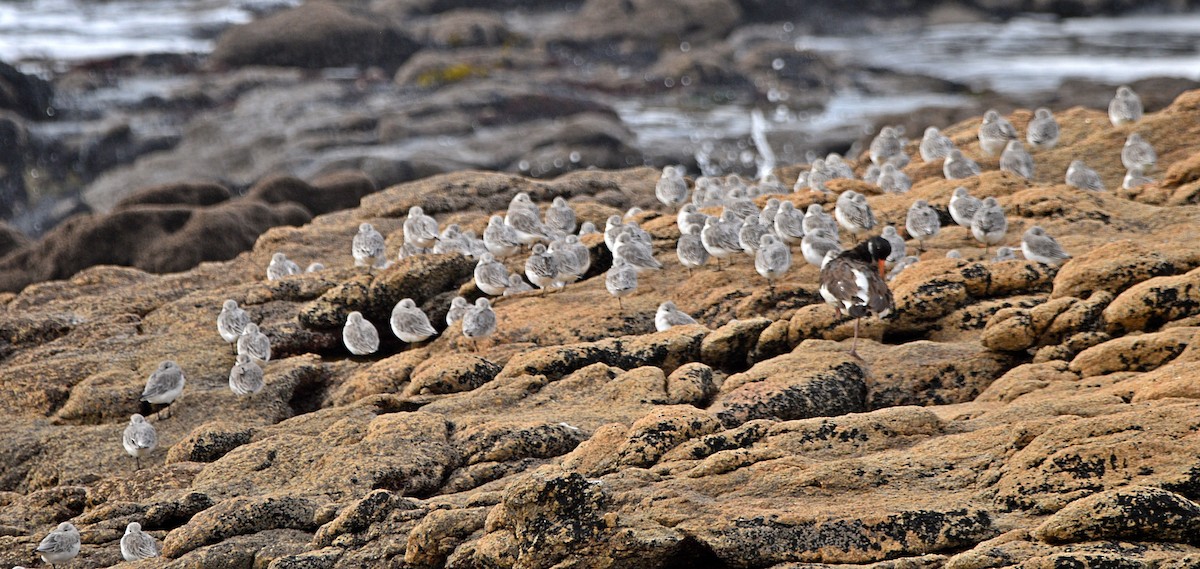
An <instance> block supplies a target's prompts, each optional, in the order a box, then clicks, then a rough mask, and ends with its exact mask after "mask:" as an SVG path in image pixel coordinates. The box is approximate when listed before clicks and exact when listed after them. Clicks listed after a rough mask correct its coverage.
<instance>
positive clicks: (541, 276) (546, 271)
mask: <svg viewBox="0 0 1200 569" xmlns="http://www.w3.org/2000/svg"><path fill="white" fill-rule="evenodd" d="M614 257H615V254H614ZM525 277H526V278H528V279H529V282H531V283H533V284H534V286H536V287H538V288H540V289H542V295H545V294H546V289H547V288H550V287H553V286H555V283H556V282H558V257H555V256H554V255H553V254H552V253H549V252H547V251H546V246H545V245H542V244H541V243H537V244H535V245H534V246H533V252H532V253H530V254H529V258H528V259H525Z"/></svg>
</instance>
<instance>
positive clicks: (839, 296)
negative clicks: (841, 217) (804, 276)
mask: <svg viewBox="0 0 1200 569" xmlns="http://www.w3.org/2000/svg"><path fill="white" fill-rule="evenodd" d="M891 254H892V247H891V245H889V244H888V242H887V240H886V239H884V238H882V237H872V238H870V239H867V240H866V241H863V242H862V243H859V244H858V246H856V247H855V248H853V249H850V250H849V251H845V252H843V253H841V254H839V255H838V256H836V257H834V258H833V260H831V261H829V263H827V264H826V265H825V266H824V267H822V268H821V288H820V291H821V297H822V298H824V299H825V302H826V303H828V304H830V305H833V307H834V308H836V309H837V311H838V315H841V313H842V311H843V310H845V311H846V312H848V313H849V314H850V316H853V317H854V343H853V344H851V346H850V355H852V356H854V357H856V358H859V359H862V358H861V357H860V356H859V355H858V321H859V320H860V319H861V318H862V317H863V316H866V315H867V314H875V315H877V316H880V317H883V316H887V315H888V313H890V312H891V311H892V309H893V308H894V307H895V304H894V302H893V300H892V291H891V290H890V289H888V285H887V281H886V280H885V274H884V263H885V262H886V261H887V258H888V255H891Z"/></svg>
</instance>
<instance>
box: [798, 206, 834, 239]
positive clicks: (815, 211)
mask: <svg viewBox="0 0 1200 569" xmlns="http://www.w3.org/2000/svg"><path fill="white" fill-rule="evenodd" d="M803 227H804V233H805V234H806V235H807V234H808V233H810V232H812V231H814V230H817V229H828V230H829V233H831V234H833V236H834V237H835V238H836V237H837V236H838V222H837V220H836V219H834V218H833V216H832V215H829V214H828V213H825V210H824V209H822V208H821V204H816V203H815V204H809V206H808V209H807V210H806V211H805V212H804V226H803Z"/></svg>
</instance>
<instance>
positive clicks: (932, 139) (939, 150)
mask: <svg viewBox="0 0 1200 569" xmlns="http://www.w3.org/2000/svg"><path fill="white" fill-rule="evenodd" d="M919 150H920V152H921V160H924V161H926V162H933V161H934V160H942V159H944V158H945V157H947V156H949V155H950V151H951V150H954V141H953V140H950V137H948V136H946V135H944V134H942V133H941V131H939V130H938V129H937V127H935V126H931V127H929V128H927V129H925V136H924V137H922V138H921V145H920V147H919Z"/></svg>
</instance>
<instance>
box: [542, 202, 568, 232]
mask: <svg viewBox="0 0 1200 569" xmlns="http://www.w3.org/2000/svg"><path fill="white" fill-rule="evenodd" d="M546 227H548V228H550V229H551V230H553V231H561V232H563V233H574V232H575V210H573V209H571V206H570V205H567V200H566V199H564V198H563V197H562V196H555V198H554V200H553V201H551V202H550V207H548V208H546Z"/></svg>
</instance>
